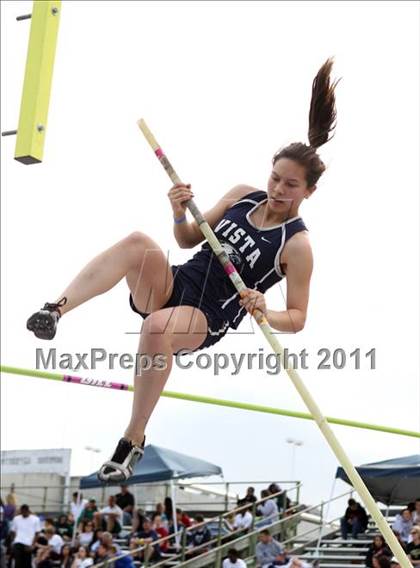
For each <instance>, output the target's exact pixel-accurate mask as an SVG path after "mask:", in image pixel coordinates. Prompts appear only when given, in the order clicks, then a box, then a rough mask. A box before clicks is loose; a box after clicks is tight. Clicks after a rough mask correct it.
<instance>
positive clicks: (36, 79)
mask: <svg viewBox="0 0 420 568" xmlns="http://www.w3.org/2000/svg"><path fill="white" fill-rule="evenodd" d="M60 12H61V0H53V1H43V0H35V1H34V4H33V9H32V21H31V32H30V36H29V44H28V55H27V57H26V69H25V78H24V82H23V90H22V100H21V104H20V115H19V124H18V131H17V137H16V149H15V160H18V161H19V162H22V163H23V164H37V163H39V162H42V157H43V152H44V142H45V134H46V129H47V118H48V106H49V102H50V92H51V82H52V75H53V68H54V58H55V50H56V45H57V34H58V25H59V21H60Z"/></svg>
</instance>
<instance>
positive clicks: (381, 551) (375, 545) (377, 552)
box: [365, 535, 392, 568]
mask: <svg viewBox="0 0 420 568" xmlns="http://www.w3.org/2000/svg"><path fill="white" fill-rule="evenodd" d="M379 556H388V557H389V558H391V556H392V552H391V550H390V548H389V547H388V545H387V544H386V542H385V539H384V537H383V536H382V535H377V536H375V537H374V539H373V542H372V544H370V546H369V550H368V552H367V554H366V560H365V564H366V566H367V567H368V568H372V561H373V558H378V557H379Z"/></svg>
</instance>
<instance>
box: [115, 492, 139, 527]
mask: <svg viewBox="0 0 420 568" xmlns="http://www.w3.org/2000/svg"><path fill="white" fill-rule="evenodd" d="M120 488H121V492H120V493H118V494H117V495H116V497H115V499H116V503H117V505H118V507H120V509H122V512H123V525H131V524H132V523H133V513H134V505H135V501H134V495H133V494H132V493H130V491H129V490H128V487H127V485H121V486H120Z"/></svg>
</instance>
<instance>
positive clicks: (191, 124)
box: [1, 1, 420, 503]
mask: <svg viewBox="0 0 420 568" xmlns="http://www.w3.org/2000/svg"><path fill="white" fill-rule="evenodd" d="M31 7H32V2H26V1H24V2H10V1H9V2H2V4H1V16H2V23H1V26H2V28H1V32H2V34H1V35H2V38H1V47H2V55H1V63H2V81H1V83H2V86H1V96H2V102H3V104H2V111H1V112H2V114H1V119H2V129H3V130H5V129H13V128H16V127H17V122H18V116H19V105H20V96H21V89H22V81H23V74H24V64H25V59H26V50H27V42H28V34H29V28H30V21H24V22H16V21H15V17H16V16H17V15H20V14H25V13H29V12H30V11H31ZM418 21H419V5H418V3H416V2H353V3H352V2H309V3H306V2H296V3H295V2H293V3H289V2H241V1H238V2H172V1H171V2H169V3H167V2H122V1H119V2H101V1H95V2H89V1H85V2H73V1H66V2H64V3H63V7H62V14H61V23H60V29H59V37H58V45H57V53H56V61H55V70H54V78H53V86H52V94H51V103H50V110H49V117H48V128H47V132H46V144H45V156H44V162H43V163H42V164H38V165H31V166H24V165H22V164H21V163H18V162H16V161H15V160H14V159H13V155H14V144H15V141H14V138H12V137H9V138H2V154H1V159H2V165H3V167H2V237H3V239H2V253H3V254H2V268H3V270H2V280H1V283H2V289H3V295H2V331H3V333H2V355H3V357H2V359H3V363H5V364H8V365H14V366H21V367H28V368H34V367H35V350H36V348H44V349H45V350H47V349H49V348H56V349H57V353H58V354H60V353H76V352H78V353H84V352H89V350H90V349H92V348H95V347H96V348H104V349H107V350H108V351H109V352H115V353H121V354H122V353H131V354H134V353H135V352H136V348H137V341H138V336H137V335H135V334H133V333H127V332H137V331H138V330H139V328H140V325H141V319H140V318H139V317H137V315H136V314H135V313H133V312H132V311H131V310H130V308H129V305H128V291H127V288H126V285H125V283H123V282H122V283H120V284H119V285H118V286H117V287H116V288H115V289H114V290H112V291H111V292H110V293H108V294H106V295H104V296H101V297H99V298H97V299H95V300H93V301H91V302H90V303H89V304H86V305H84V306H82V307H80V308H79V309H77V310H75V311H74V312H72V313H71V314H69V315H68V316H66V317H65V318H63V320H62V321H61V322H60V325H59V329H58V334H57V337H56V339H54V341H52V342H42V341H41V340H37V339H36V338H35V337H34V336H33V335H32V334H30V333H29V332H27V331H26V328H25V322H26V319H27V317H28V316H29V315H31V314H32V313H33V312H34V311H36V310H37V309H39V308H40V307H41V306H42V305H43V304H44V302H46V301H53V300H54V298H55V297H56V296H57V295H58V294H59V293H60V292H61V291H62V289H64V287H65V285H66V284H67V283H68V282H69V280H70V279H72V278H73V277H74V275H75V274H76V273H77V272H78V271H79V270H80V268H82V266H84V265H85V264H86V263H87V262H88V261H89V260H90V259H91V257H93V256H94V255H96V254H97V253H99V252H100V251H102V250H103V249H105V248H107V247H108V246H110V245H111V244H112V243H114V242H115V241H117V240H119V239H121V238H122V237H124V236H125V235H128V234H129V233H130V232H132V231H134V230H141V231H144V232H146V233H148V234H150V235H151V236H152V237H153V238H154V239H155V240H157V241H158V242H159V243H160V245H161V247H162V249H163V250H165V251H170V255H171V259H172V262H173V263H180V262H183V261H185V260H187V259H188V258H189V257H190V255H191V254H192V251H189V250H180V249H179V248H177V245H176V242H175V240H174V238H173V236H172V222H171V210H170V207H169V203H168V200H167V197H166V193H167V191H168V189H169V188H170V185H171V183H170V181H169V180H168V178H167V176H166V174H165V173H164V171H163V170H162V168H161V166H160V165H159V163H158V162H157V160H156V159H155V157H154V156H153V153H152V152H151V150H150V148H149V146H148V145H147V143H146V142H145V140H144V138H143V137H142V135H141V133H140V131H139V129H138V127H137V126H136V120H137V119H139V118H140V117H144V118H145V119H146V121H147V122H148V124H149V126H150V128H151V129H152V131H153V132H154V133H155V135H156V137H157V139H158V141H159V142H160V143H161V144H162V146H163V148H164V150H165V151H166V153H167V154H168V156H169V158H170V160H171V161H172V163H173V164H174V166H175V168H176V169H177V171H178V173H179V174H180V176H181V177H182V179H183V180H184V181H185V182H187V183H191V184H192V186H193V190H194V192H195V195H196V202H197V205H198V206H199V207H200V208H201V209H202V210H206V209H207V208H209V207H210V206H211V205H212V204H213V203H214V202H215V201H216V200H217V199H218V198H219V197H220V196H221V195H222V194H223V193H224V192H226V191H227V190H228V189H230V188H231V187H232V186H234V185H236V184H238V183H246V184H249V185H252V186H254V187H258V188H261V189H266V183H267V179H268V176H269V173H270V165H271V162H270V160H271V157H272V155H273V154H274V153H275V151H276V150H277V149H278V148H279V147H280V146H282V145H284V144H288V143H290V142H293V141H302V142H306V141H307V138H306V134H307V116H308V110H309V101H310V94H311V85H312V80H313V78H314V76H315V74H316V72H317V70H318V69H319V67H320V66H321V65H322V63H324V61H325V60H326V59H327V58H328V57H330V56H334V57H335V65H334V76H335V77H342V81H341V82H340V83H339V86H338V88H337V110H338V124H337V131H336V136H335V138H334V139H333V140H332V141H331V142H330V143H329V144H327V145H326V146H325V147H323V148H321V150H320V155H321V157H322V159H323V160H324V161H325V163H326V164H327V166H328V169H327V171H326V173H325V174H324V175H323V176H322V178H321V180H320V182H319V184H318V190H317V191H316V193H315V195H314V196H313V198H311V199H310V200H308V201H307V202H305V203H304V207H302V208H301V210H300V214H301V216H302V217H303V219H304V221H305V223H306V224H307V226H308V228H309V231H310V238H311V242H312V246H313V251H314V261H315V267H314V273H313V280H312V287H311V296H310V306H309V314H308V319H307V323H306V327H305V329H304V330H303V331H302V332H300V333H299V334H297V335H282V336H281V337H280V340H281V342H282V344H283V345H284V346H285V347H288V348H289V349H290V351H292V352H298V351H300V350H301V349H304V348H306V350H307V352H308V353H309V356H308V367H309V368H308V369H307V370H304V371H302V373H301V375H302V378H303V380H304V381H305V384H306V385H307V387H308V388H309V390H310V391H311V393H312V394H313V396H314V398H315V400H316V401H317V403H318V404H319V406H320V407H321V409H322V411H323V412H324V413H325V414H327V415H331V416H337V417H342V418H348V419H354V420H360V421H365V422H373V423H378V424H386V425H392V426H395V427H398V428H406V429H412V430H419V426H420V410H419V407H420V384H419V358H418V345H419V294H418V290H419V260H418V259H419V197H418V195H419V159H418V157H419V109H418V100H419V75H418V69H419V56H418V54H419V52H420V51H419V49H418V48H419V45H418V44H419V29H418ZM285 293H286V284H285V283H282V284H281V286H277V287H275V288H273V289H272V290H270V291H269V292H268V293H267V298H268V304H269V307H270V308H271V309H283V308H284V297H285ZM247 330H249V320H247V321H244V322H243V324H242V326H241V328H240V330H239V331H247ZM322 348H327V349H330V350H331V351H333V350H334V349H337V348H341V349H343V350H344V351H345V353H346V354H347V365H346V367H345V368H344V369H329V370H319V369H317V367H318V365H319V363H320V356H319V355H317V353H318V351H319V350H320V349H322ZM357 348H360V350H361V353H362V359H361V368H360V369H358V370H355V369H354V363H353V359H351V358H350V353H351V352H352V351H354V350H355V349H357ZM259 349H263V350H264V353H265V355H268V354H269V353H270V348H269V346H268V344H266V342H265V340H264V337H263V336H262V334H261V333H260V332H259V330H258V329H257V330H256V331H255V333H253V334H245V333H242V334H229V335H228V336H227V337H226V338H225V339H224V341H223V342H221V343H218V344H217V345H216V346H215V347H213V348H212V349H211V350H208V353H209V354H210V355H211V354H214V353H218V352H222V351H224V352H226V353H240V352H245V353H248V352H249V353H252V352H254V353H258V352H259ZM371 349H375V350H376V369H375V370H372V369H370V368H369V360H368V359H367V358H366V357H364V354H365V353H367V352H368V351H370V350H371ZM231 371H232V369H229V370H226V371H225V372H224V373H221V374H220V375H219V376H214V370H213V369H212V368H211V369H209V370H207V371H206V370H198V369H197V368H196V367H193V368H192V369H189V370H181V369H179V368H174V372H173V374H172V376H171V377H170V380H169V382H168V384H167V388H168V389H170V390H175V391H180V392H188V393H197V394H202V395H208V396H215V397H219V398H226V399H231V400H239V401H246V402H255V403H259V404H265V405H270V406H276V407H279V408H286V409H291V410H299V411H306V408H305V406H304V404H303V402H302V401H301V399H300V397H299V395H298V394H297V392H296V391H295V389H294V387H293V385H292V383H291V381H290V380H289V378H288V377H287V375H286V374H285V373H284V372H283V371H282V372H280V373H279V374H277V375H275V376H270V375H269V374H268V373H267V372H266V371H265V370H258V369H256V368H255V367H254V368H253V369H250V370H243V371H241V373H239V374H238V375H235V376H233V375H231ZM75 374H80V375H83V374H85V375H89V376H92V377H98V378H106V379H110V380H116V381H122V382H127V383H130V382H131V381H132V373H131V371H129V370H121V369H116V370H109V369H107V368H106V366H105V364H102V365H99V367H98V369H96V370H90V371H79V372H76V373H75ZM1 386H2V391H3V392H2V394H3V396H2V439H1V441H2V449H29V448H56V447H71V448H73V450H74V454H73V455H74V460H73V464H72V473H73V474H80V473H83V474H84V473H88V471H89V470H90V469H91V467H92V465H95V466H99V465H100V463H101V462H102V461H103V460H104V458H106V457H108V455H109V453H110V452H112V450H113V448H114V446H115V443H116V441H117V439H118V438H119V436H120V435H121V433H122V432H123V430H124V428H125V426H126V423H127V421H128V418H129V413H130V406H131V395H130V394H128V393H118V392H112V391H105V390H100V389H93V388H92V389H89V388H87V387H86V388H83V389H82V387H77V386H73V385H64V384H59V383H52V382H48V381H42V380H37V379H26V378H23V377H15V376H10V375H9V376H3V378H2V383H1ZM333 429H334V431H335V432H336V434H337V436H338V437H339V440H340V441H341V443H342V444H343V446H344V448H345V450H346V451H347V452H348V454H349V456H350V458H351V459H352V460H353V462H354V463H355V464H356V465H357V464H360V463H366V462H372V461H376V460H381V459H387V458H393V457H397V456H404V455H408V454H413V453H418V452H419V451H420V444H419V440H416V439H414V438H404V437H401V436H396V435H391V434H381V433H375V432H368V431H362V430H356V429H353V428H344V427H339V426H334V427H333ZM147 435H148V441H149V442H151V443H154V444H157V445H161V446H164V447H168V448H172V449H174V450H179V451H183V452H185V453H188V454H192V455H195V456H197V457H201V458H203V459H207V460H209V461H212V462H214V463H216V464H218V465H220V466H221V467H222V468H223V470H224V473H225V477H226V478H227V479H230V480H238V479H278V480H284V479H290V476H291V474H292V469H291V468H292V465H291V451H292V450H291V447H290V446H289V445H288V444H287V443H286V438H289V437H293V438H295V439H298V440H302V441H303V442H304V445H303V446H302V447H300V448H298V449H297V452H296V463H295V477H297V478H298V479H300V480H302V481H303V483H304V491H303V498H304V499H305V500H306V501H307V502H311V503H316V502H319V501H320V500H321V499H324V498H326V497H328V495H329V491H330V487H331V484H332V480H333V476H334V472H335V469H336V467H337V465H338V463H337V460H336V458H335V456H334V455H333V453H332V451H331V450H330V448H329V447H328V445H327V443H326V441H325V440H324V438H323V436H322V434H321V433H320V431H319V430H318V428H317V426H316V425H315V424H314V423H313V422H309V421H302V420H297V419H292V418H283V417H277V416H270V415H262V414H256V413H251V412H245V411H240V410H229V409H225V408H218V407H210V406H203V405H198V404H194V403H187V402H182V401H174V400H169V399H162V400H161V401H160V402H159V405H158V407H157V409H156V412H155V414H154V415H153V418H152V420H151V422H150V425H149V428H148V432H147ZM86 445H90V446H94V447H97V448H100V449H101V450H102V454H99V455H97V456H95V458H94V459H95V460H96V461H95V463H93V462H92V458H90V457H89V456H88V455H87V453H86V452H85V451H84V450H83V448H84V446H86ZM344 488H345V487H344V485H343V486H341V487H339V489H341V490H343V489H344Z"/></svg>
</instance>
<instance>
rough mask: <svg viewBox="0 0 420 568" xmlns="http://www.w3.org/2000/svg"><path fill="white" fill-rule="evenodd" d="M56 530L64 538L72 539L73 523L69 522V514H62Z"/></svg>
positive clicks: (56, 524)
mask: <svg viewBox="0 0 420 568" xmlns="http://www.w3.org/2000/svg"><path fill="white" fill-rule="evenodd" d="M54 526H55V530H56V532H57V534H59V535H60V536H61V538H63V539H64V540H71V539H72V537H73V525H72V524H70V523H69V520H68V517H67V515H65V514H64V515H60V516H59V517H58V521H57V522H56V523H55V525H54Z"/></svg>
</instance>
